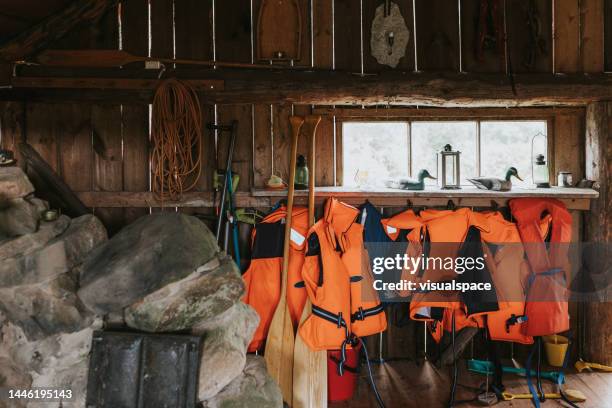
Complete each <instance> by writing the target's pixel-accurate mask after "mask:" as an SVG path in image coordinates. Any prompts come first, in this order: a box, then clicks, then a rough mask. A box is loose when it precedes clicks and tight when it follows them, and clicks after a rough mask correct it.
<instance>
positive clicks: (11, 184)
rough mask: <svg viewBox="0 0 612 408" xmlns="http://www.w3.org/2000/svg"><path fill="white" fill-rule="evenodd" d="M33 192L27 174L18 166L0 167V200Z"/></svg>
mask: <svg viewBox="0 0 612 408" xmlns="http://www.w3.org/2000/svg"><path fill="white" fill-rule="evenodd" d="M33 192H34V186H33V185H32V183H30V180H29V179H28V176H26V174H25V173H24V172H23V170H21V168H19V167H0V201H1V200H12V199H14V198H23V197H26V196H27V195H30V194H32V193H33Z"/></svg>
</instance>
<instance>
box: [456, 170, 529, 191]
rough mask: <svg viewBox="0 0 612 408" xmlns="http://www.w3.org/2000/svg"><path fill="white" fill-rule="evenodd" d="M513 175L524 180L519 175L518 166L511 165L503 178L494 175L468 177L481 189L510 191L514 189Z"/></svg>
mask: <svg viewBox="0 0 612 408" xmlns="http://www.w3.org/2000/svg"><path fill="white" fill-rule="evenodd" d="M512 176H514V177H516V178H517V179H519V180H521V181H523V179H522V178H520V176H519V175H518V170H517V169H516V167H510V168H509V169H508V171H506V177H505V178H504V179H503V180H502V179H498V178H494V177H477V178H471V179H468V181H469V182H470V183H472V184H473V185H475V186H476V187H478V188H479V189H481V190H491V191H510V190H511V189H512V181H511V180H510V178H511V177H512Z"/></svg>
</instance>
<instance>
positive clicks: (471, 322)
mask: <svg viewBox="0 0 612 408" xmlns="http://www.w3.org/2000/svg"><path fill="white" fill-rule="evenodd" d="M419 215H420V217H421V219H422V220H423V222H424V224H425V232H424V235H425V242H424V243H423V247H424V248H425V249H424V251H425V252H427V254H426V255H427V256H426V257H430V258H442V259H445V258H453V259H454V258H456V257H457V255H458V253H459V250H460V249H461V246H462V244H463V243H464V241H465V240H466V237H467V234H468V231H469V230H470V227H475V228H477V229H478V230H479V231H481V232H488V231H489V228H490V227H489V223H488V220H487V218H486V217H485V216H483V215H482V214H480V213H477V212H474V211H471V210H470V209H468V208H460V209H458V210H423V211H421V212H420V214H419ZM436 244H437V245H436ZM427 247H429V249H427ZM457 277H458V275H457V274H456V273H455V272H454V271H453V270H446V269H443V268H439V264H434V265H433V266H432V265H430V267H429V268H425V270H424V271H423V274H422V276H420V278H419V279H420V281H421V282H426V281H428V280H431V281H433V282H444V281H450V280H456V279H457ZM453 314H454V315H455V328H456V330H461V329H462V328H464V327H469V326H472V327H483V325H484V322H483V320H482V317H481V316H480V315H481V314H484V313H476V314H473V315H471V316H468V315H467V312H466V310H465V305H463V304H462V303H461V301H460V298H459V293H457V292H442V291H435V292H428V293H415V294H414V296H413V298H412V302H411V303H410V317H411V318H412V319H413V320H422V321H426V322H429V325H428V327H429V330H430V332H431V334H432V336H433V338H434V340H435V341H437V342H439V341H440V340H441V338H442V335H443V328H444V329H446V330H447V331H450V330H451V322H452V316H453Z"/></svg>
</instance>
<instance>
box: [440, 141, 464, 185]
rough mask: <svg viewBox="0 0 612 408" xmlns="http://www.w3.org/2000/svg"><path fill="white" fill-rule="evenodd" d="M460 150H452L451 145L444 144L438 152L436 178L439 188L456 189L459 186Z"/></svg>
mask: <svg viewBox="0 0 612 408" xmlns="http://www.w3.org/2000/svg"><path fill="white" fill-rule="evenodd" d="M460 158H461V152H460V151H458V150H457V151H453V148H452V147H451V145H449V144H447V145H446V146H444V150H442V151H441V152H439V153H438V180H440V188H442V189H444V190H457V189H460V188H461V184H460V183H461V172H460V169H461V163H460Z"/></svg>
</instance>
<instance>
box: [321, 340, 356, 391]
mask: <svg viewBox="0 0 612 408" xmlns="http://www.w3.org/2000/svg"><path fill="white" fill-rule="evenodd" d="M360 354H361V343H359V344H358V345H356V346H355V347H354V348H351V349H348V350H346V361H345V363H344V367H343V368H344V373H343V374H342V375H339V374H338V363H339V362H340V359H341V357H342V353H341V351H340V350H335V351H328V352H327V399H328V400H329V402H341V401H346V400H349V399H351V398H352V397H353V394H354V393H355V387H356V386H357V378H358V377H359V356H360Z"/></svg>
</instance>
